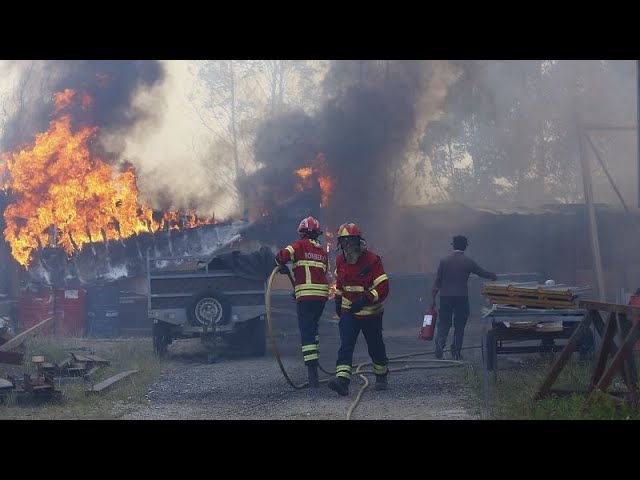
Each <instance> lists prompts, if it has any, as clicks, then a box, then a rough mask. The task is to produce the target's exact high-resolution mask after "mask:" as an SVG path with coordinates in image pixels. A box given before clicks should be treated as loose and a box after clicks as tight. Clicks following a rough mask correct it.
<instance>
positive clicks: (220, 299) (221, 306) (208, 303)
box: [187, 290, 231, 327]
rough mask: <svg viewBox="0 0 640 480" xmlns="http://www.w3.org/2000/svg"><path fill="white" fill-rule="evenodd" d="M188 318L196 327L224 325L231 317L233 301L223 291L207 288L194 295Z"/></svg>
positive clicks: (188, 310)
mask: <svg viewBox="0 0 640 480" xmlns="http://www.w3.org/2000/svg"><path fill="white" fill-rule="evenodd" d="M187 318H188V319H189V323H190V324H191V325H194V326H196V327H203V326H205V327H208V326H215V325H224V324H225V323H228V322H229V319H230V318H231V302H230V301H229V299H228V298H227V297H226V296H225V295H224V294H223V293H222V292H218V291H216V290H205V291H203V292H200V293H198V294H197V295H195V296H194V297H193V300H192V301H191V304H190V305H189V308H188V309H187Z"/></svg>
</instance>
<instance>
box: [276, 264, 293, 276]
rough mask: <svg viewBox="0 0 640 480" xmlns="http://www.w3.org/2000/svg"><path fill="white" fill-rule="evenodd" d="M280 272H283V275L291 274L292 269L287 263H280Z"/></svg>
mask: <svg viewBox="0 0 640 480" xmlns="http://www.w3.org/2000/svg"><path fill="white" fill-rule="evenodd" d="M278 273H281V274H282V275H289V274H290V273H291V270H289V267H287V266H286V265H280V268H279V269H278Z"/></svg>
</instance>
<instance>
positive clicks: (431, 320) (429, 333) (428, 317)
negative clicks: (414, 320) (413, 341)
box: [418, 308, 438, 340]
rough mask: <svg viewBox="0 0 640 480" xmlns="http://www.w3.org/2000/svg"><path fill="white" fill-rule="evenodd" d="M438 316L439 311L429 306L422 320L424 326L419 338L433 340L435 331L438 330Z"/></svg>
mask: <svg viewBox="0 0 640 480" xmlns="http://www.w3.org/2000/svg"><path fill="white" fill-rule="evenodd" d="M437 318H438V311H437V310H436V309H435V308H429V309H428V310H427V311H426V312H424V318H423V320H422V328H421V329H420V334H419V335H418V338H420V339H422V340H433V333H434V332H435V331H436V320H437Z"/></svg>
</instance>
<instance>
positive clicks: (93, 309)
mask: <svg viewBox="0 0 640 480" xmlns="http://www.w3.org/2000/svg"><path fill="white" fill-rule="evenodd" d="M119 296H120V293H119V290H118V288H116V287H115V286H113V285H101V286H96V287H91V288H88V289H87V329H86V331H87V335H88V336H90V337H117V336H119V335H120V318H119V312H118V307H119V304H118V298H119Z"/></svg>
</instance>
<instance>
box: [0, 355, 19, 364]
mask: <svg viewBox="0 0 640 480" xmlns="http://www.w3.org/2000/svg"><path fill="white" fill-rule="evenodd" d="M23 357H24V354H23V353H19V352H0V363H7V364H9V365H22V360H23Z"/></svg>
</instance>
